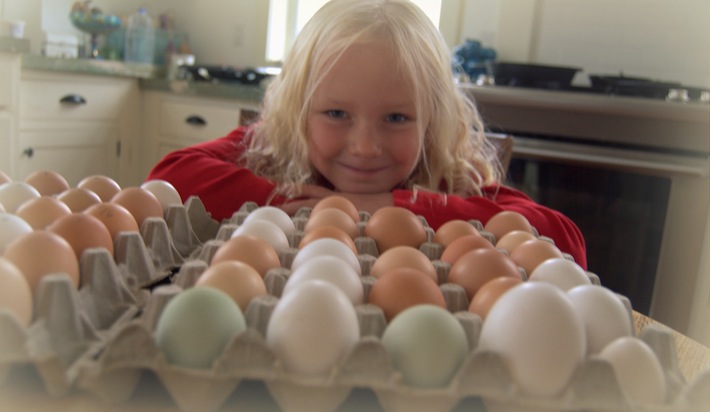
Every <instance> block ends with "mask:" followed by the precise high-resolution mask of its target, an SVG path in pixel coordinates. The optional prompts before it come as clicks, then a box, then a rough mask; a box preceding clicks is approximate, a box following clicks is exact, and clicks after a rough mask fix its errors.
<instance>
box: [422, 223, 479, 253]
mask: <svg viewBox="0 0 710 412" xmlns="http://www.w3.org/2000/svg"><path fill="white" fill-rule="evenodd" d="M467 235H479V236H480V233H479V232H478V229H476V228H475V227H474V226H473V225H472V224H471V223H470V222H467V221H465V220H461V219H453V220H449V221H447V222H446V223H444V224H443V225H441V226H439V228H438V229H437V230H436V232H435V233H434V238H433V239H432V240H433V241H434V242H435V243H439V244H441V245H442V246H444V248H446V247H447V246H448V245H449V244H450V243H451V242H453V241H454V240H456V239H457V238H459V237H461V236H467Z"/></svg>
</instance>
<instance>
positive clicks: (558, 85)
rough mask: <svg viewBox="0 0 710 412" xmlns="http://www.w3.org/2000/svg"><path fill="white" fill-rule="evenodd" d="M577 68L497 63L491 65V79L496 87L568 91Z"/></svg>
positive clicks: (577, 70)
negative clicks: (492, 78)
mask: <svg viewBox="0 0 710 412" xmlns="http://www.w3.org/2000/svg"><path fill="white" fill-rule="evenodd" d="M580 70H582V69H580V68H577V67H564V66H545V65H539V64H523V63H509V62H498V63H495V64H494V65H493V77H494V80H495V84H496V85H498V86H513V87H532V88H541V89H569V88H570V87H571V83H572V79H573V78H574V75H575V74H577V72H579V71H580Z"/></svg>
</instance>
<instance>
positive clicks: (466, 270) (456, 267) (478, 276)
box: [448, 248, 520, 301]
mask: <svg viewBox="0 0 710 412" xmlns="http://www.w3.org/2000/svg"><path fill="white" fill-rule="evenodd" d="M500 276H510V277H515V278H518V279H520V272H519V271H518V268H517V266H516V265H515V263H514V262H513V260H512V259H510V258H509V257H508V256H506V255H504V254H503V253H501V252H499V251H498V250H497V249H493V248H490V249H488V248H480V249H474V250H472V251H470V252H468V253H466V254H464V255H463V256H461V257H460V258H458V260H456V263H454V264H453V265H452V266H451V269H450V270H449V278H448V281H449V282H451V283H455V284H457V285H460V286H461V287H463V288H464V290H465V291H466V296H468V299H469V301H470V300H471V299H472V298H473V296H474V295H475V294H476V292H478V289H480V288H481V286H483V285H484V284H485V283H486V282H488V281H489V280H491V279H494V278H497V277H500Z"/></svg>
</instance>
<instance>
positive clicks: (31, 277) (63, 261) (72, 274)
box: [3, 230, 80, 294]
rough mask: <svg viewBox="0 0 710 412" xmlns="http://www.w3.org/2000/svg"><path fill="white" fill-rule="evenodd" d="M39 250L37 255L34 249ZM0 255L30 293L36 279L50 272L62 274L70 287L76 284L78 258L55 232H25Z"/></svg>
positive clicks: (67, 243)
mask: <svg viewBox="0 0 710 412" xmlns="http://www.w3.org/2000/svg"><path fill="white" fill-rule="evenodd" d="M40 250H41V251H42V252H41V257H40V256H38V252H37V251H40ZM3 256H4V257H5V258H7V259H8V260H9V261H10V262H12V263H13V264H14V265H15V266H17V268H18V269H19V270H20V272H22V274H23V275H24V276H25V278H26V279H27V283H28V284H29V285H30V289H31V290H32V293H33V294H34V293H36V292H37V288H38V285H39V282H40V279H42V277H44V276H46V275H49V274H52V273H66V274H67V275H69V278H70V279H71V281H72V283H73V284H74V286H76V287H78V286H79V280H80V279H79V260H78V259H77V257H76V254H75V253H74V249H73V248H72V246H71V245H70V244H69V242H67V241H66V240H65V239H64V238H63V237H61V236H59V235H57V234H56V233H52V232H49V231H47V230H38V231H34V232H31V233H27V234H25V235H24V236H22V237H20V238H18V239H17V240H15V241H14V242H12V243H10V244H9V245H8V246H7V249H6V250H5V254H4V255H3Z"/></svg>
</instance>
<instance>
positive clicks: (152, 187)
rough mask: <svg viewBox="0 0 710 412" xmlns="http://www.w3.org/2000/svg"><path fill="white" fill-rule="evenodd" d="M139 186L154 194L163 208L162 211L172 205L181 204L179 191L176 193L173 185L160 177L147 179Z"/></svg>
mask: <svg viewBox="0 0 710 412" xmlns="http://www.w3.org/2000/svg"><path fill="white" fill-rule="evenodd" d="M140 188H141V189H144V190H147V191H149V192H150V193H152V194H153V195H155V197H156V198H157V199H158V201H159V202H160V206H161V207H162V208H163V213H165V211H166V210H167V209H168V207H170V206H172V205H177V206H182V199H181V198H180V193H178V191H177V189H175V186H173V185H172V183H170V182H168V181H165V180H161V179H153V180H148V181H147V182H144V183H143V184H142V185H140Z"/></svg>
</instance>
